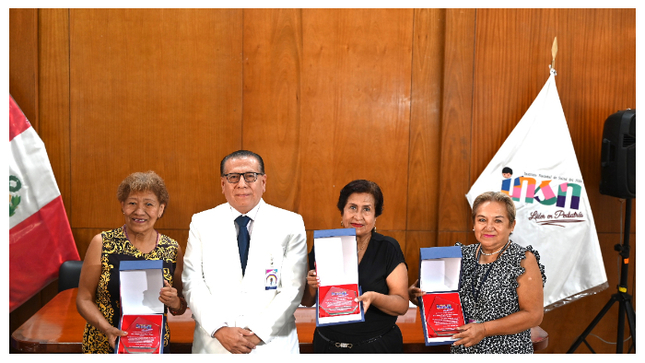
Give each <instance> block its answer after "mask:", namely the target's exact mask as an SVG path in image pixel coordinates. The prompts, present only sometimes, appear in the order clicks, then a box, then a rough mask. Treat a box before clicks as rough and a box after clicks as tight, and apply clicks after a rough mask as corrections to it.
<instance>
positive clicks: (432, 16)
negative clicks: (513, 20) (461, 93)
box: [406, 9, 446, 254]
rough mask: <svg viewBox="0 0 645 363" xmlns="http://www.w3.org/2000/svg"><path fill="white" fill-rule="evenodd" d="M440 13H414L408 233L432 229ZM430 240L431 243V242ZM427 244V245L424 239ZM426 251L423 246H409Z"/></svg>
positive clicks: (439, 86)
mask: <svg viewBox="0 0 645 363" xmlns="http://www.w3.org/2000/svg"><path fill="white" fill-rule="evenodd" d="M445 28H446V10H445V9H415V10H414V38H413V47H414V48H413V50H412V57H413V58H412V83H411V84H412V93H411V100H410V150H409V152H410V157H409V161H408V170H409V172H408V200H407V203H408V210H407V221H406V229H407V230H408V231H418V230H423V231H434V232H435V233H436V231H437V215H438V213H439V210H438V208H439V203H438V200H439V194H440V193H441V190H440V188H439V179H440V177H441V173H438V172H437V171H438V170H440V166H441V116H442V114H441V113H442V109H443V103H442V101H443V97H442V95H443V88H444V82H443V81H444V74H443V72H437V70H438V69H443V68H444V65H445V63H444V54H445V48H446V44H445ZM433 240H434V239H433ZM428 242H430V241H428ZM419 247H430V246H427V245H421V246H415V248H417V249H418V248H419ZM417 254H418V252H417Z"/></svg>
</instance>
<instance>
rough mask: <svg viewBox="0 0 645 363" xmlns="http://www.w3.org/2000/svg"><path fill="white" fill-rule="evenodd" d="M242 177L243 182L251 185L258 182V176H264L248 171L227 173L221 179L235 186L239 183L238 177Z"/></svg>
mask: <svg viewBox="0 0 645 363" xmlns="http://www.w3.org/2000/svg"><path fill="white" fill-rule="evenodd" d="M242 175H244V181H245V182H247V183H253V182H255V181H256V180H258V175H264V173H256V172H254V171H249V172H246V173H228V174H224V175H223V177H225V178H226V181H228V182H229V183H231V184H237V183H239V182H240V176H242Z"/></svg>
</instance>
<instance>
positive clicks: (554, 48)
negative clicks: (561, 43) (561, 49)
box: [549, 37, 558, 70]
mask: <svg viewBox="0 0 645 363" xmlns="http://www.w3.org/2000/svg"><path fill="white" fill-rule="evenodd" d="M556 55H558V37H555V38H553V45H552V46H551V65H550V66H549V68H551V69H552V70H554V69H555V56H556Z"/></svg>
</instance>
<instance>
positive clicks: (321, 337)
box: [302, 180, 408, 353]
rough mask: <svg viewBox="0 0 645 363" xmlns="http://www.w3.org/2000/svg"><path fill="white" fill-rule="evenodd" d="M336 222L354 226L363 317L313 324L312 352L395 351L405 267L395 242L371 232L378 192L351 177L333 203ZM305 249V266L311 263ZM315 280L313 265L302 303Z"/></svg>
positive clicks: (309, 299)
mask: <svg viewBox="0 0 645 363" xmlns="http://www.w3.org/2000/svg"><path fill="white" fill-rule="evenodd" d="M337 207H338V210H340V215H341V217H342V219H341V226H343V227H345V228H352V227H353V228H355V229H356V245H357V249H358V277H359V285H360V287H361V290H362V291H363V294H362V295H361V296H359V297H358V300H359V301H361V302H362V303H363V310H364V312H365V321H364V322H359V323H349V324H341V325H331V326H325V327H318V328H316V331H315V332H314V339H313V345H314V352H315V353H401V352H403V337H402V336H401V331H400V330H399V328H398V327H397V326H396V324H395V323H396V318H397V316H399V315H403V314H405V313H406V312H407V311H408V287H407V284H408V269H407V265H406V263H405V258H404V256H403V252H402V251H401V247H400V246H399V243H398V242H397V241H396V240H395V239H393V238H391V237H387V236H383V235H381V234H379V233H376V228H375V225H376V218H377V217H378V216H380V215H381V212H382V211H383V194H382V193H381V189H380V188H379V186H378V185H377V184H376V183H374V182H371V181H368V180H354V181H352V182H350V183H349V184H347V185H346V186H345V187H344V188H343V189H342V190H341V192H340V196H339V198H338V204H337ZM315 259H316V258H315V254H314V250H313V249H312V250H311V252H310V253H309V266H310V268H312V267H313V266H315ZM319 283H320V281H319V280H318V278H317V276H316V271H315V269H311V270H309V272H308V273H307V286H306V287H305V293H304V296H303V297H302V304H303V305H305V306H313V305H314V303H315V302H316V292H317V289H318V286H319Z"/></svg>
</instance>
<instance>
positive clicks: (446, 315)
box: [423, 293, 464, 338]
mask: <svg viewBox="0 0 645 363" xmlns="http://www.w3.org/2000/svg"><path fill="white" fill-rule="evenodd" d="M423 308H424V313H425V319H426V326H427V327H428V337H430V338H434V337H449V336H452V335H454V334H457V333H458V332H459V331H458V330H457V328H458V327H460V326H462V325H464V314H463V312H462V310H461V302H460V301H459V294H457V293H449V294H426V295H424V296H423Z"/></svg>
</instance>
